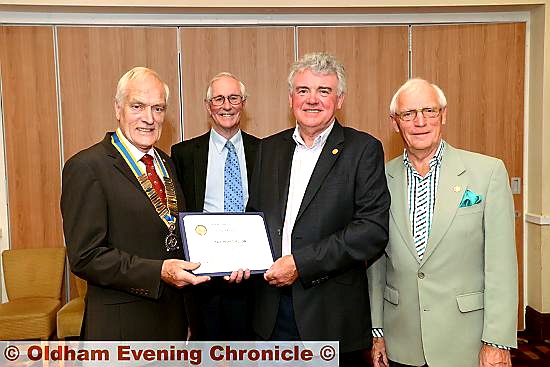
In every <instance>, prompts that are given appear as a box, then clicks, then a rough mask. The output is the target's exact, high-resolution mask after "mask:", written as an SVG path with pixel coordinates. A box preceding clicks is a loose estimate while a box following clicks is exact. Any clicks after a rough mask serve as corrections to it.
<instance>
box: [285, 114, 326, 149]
mask: <svg viewBox="0 0 550 367" xmlns="http://www.w3.org/2000/svg"><path fill="white" fill-rule="evenodd" d="M335 120H336V119H335ZM335 120H333V121H332V123H331V124H330V125H329V126H328V127H327V128H326V129H325V130H323V131H322V132H321V133H320V134H319V135H317V136H316V137H315V139H314V140H313V145H312V146H311V148H308V146H307V145H306V143H305V142H304V139H302V136H301V135H300V125H298V124H296V127H295V128H294V133H293V134H292V139H294V141H295V142H296V144H298V145H301V146H302V147H304V148H306V149H313V148H316V147H319V146H323V145H325V143H326V141H327V139H328V136H329V134H330V132H331V131H332V128H333V126H334V121H335Z"/></svg>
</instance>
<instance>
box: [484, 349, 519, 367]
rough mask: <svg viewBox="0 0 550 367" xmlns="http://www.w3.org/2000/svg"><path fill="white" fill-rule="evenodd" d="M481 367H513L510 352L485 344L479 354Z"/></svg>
mask: <svg viewBox="0 0 550 367" xmlns="http://www.w3.org/2000/svg"><path fill="white" fill-rule="evenodd" d="M479 367H512V357H511V356H510V351H509V350H506V349H499V348H497V347H492V346H490V345H487V344H483V346H482V347H481V351H480V352H479Z"/></svg>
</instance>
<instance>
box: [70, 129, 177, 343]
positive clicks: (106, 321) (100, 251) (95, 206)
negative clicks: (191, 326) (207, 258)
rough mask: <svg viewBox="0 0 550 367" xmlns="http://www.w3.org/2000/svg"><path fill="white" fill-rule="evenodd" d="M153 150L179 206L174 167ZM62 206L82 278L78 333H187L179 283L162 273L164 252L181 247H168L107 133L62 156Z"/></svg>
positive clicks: (135, 336) (102, 336)
mask: <svg viewBox="0 0 550 367" xmlns="http://www.w3.org/2000/svg"><path fill="white" fill-rule="evenodd" d="M158 152H159V154H160V156H161V157H162V159H163V161H164V164H165V166H166V168H167V170H168V173H169V175H170V177H172V179H173V180H174V181H175V185H176V193H177V198H178V206H179V207H180V210H183V205H184V202H183V196H182V194H181V191H180V189H179V185H178V183H177V178H176V175H175V169H174V167H173V165H172V163H171V162H170V160H169V158H168V156H167V155H166V154H165V153H163V152H161V151H160V150H158ZM61 212H62V215H63V230H64V233H65V241H66V244H67V253H68V257H69V263H70V265H71V270H72V271H73V272H74V273H75V274H76V275H78V276H79V277H81V278H83V279H85V280H87V281H88V293H87V297H86V310H85V317H84V322H83V329H82V336H83V338H84V339H88V340H185V339H186V337H187V318H186V315H185V311H184V298H183V293H182V292H183V291H182V290H181V289H177V288H175V287H172V286H170V285H168V284H166V283H164V282H162V281H161V279H160V272H161V267H162V262H163V260H164V259H166V258H183V252H182V250H181V249H180V250H177V251H172V252H167V251H166V248H165V246H164V240H165V238H166V235H167V233H168V230H167V228H166V225H165V224H164V222H163V221H162V220H161V219H160V218H159V216H158V214H157V212H156V211H155V209H154V207H153V205H152V204H151V202H150V200H149V198H148V197H147V195H146V194H145V192H144V191H143V189H142V188H141V186H140V184H139V182H138V181H137V179H136V178H135V176H134V175H133V173H132V171H131V170H130V168H129V167H128V165H127V164H126V162H125V161H124V159H123V158H122V156H121V155H120V154H119V152H118V151H117V150H116V149H115V148H114V146H113V145H112V144H111V133H108V134H107V135H106V136H105V139H103V141H101V142H99V143H98V144H95V145H94V146H92V147H90V148H88V149H85V150H83V151H81V152H80V153H78V154H76V155H75V156H73V157H72V158H71V159H69V160H68V161H67V163H66V164H65V167H64V169H63V187H62V195H61ZM180 248H181V246H180Z"/></svg>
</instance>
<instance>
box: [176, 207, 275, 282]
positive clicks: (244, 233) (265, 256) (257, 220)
mask: <svg viewBox="0 0 550 367" xmlns="http://www.w3.org/2000/svg"><path fill="white" fill-rule="evenodd" d="M179 225H180V230H181V237H182V242H183V251H184V253H185V259H186V260H188V261H193V262H198V263H201V266H200V267H199V268H198V269H197V270H195V271H193V273H194V274H197V275H211V276H222V275H229V274H231V272H233V271H235V270H239V269H250V271H251V273H263V272H265V271H266V270H267V269H269V267H270V266H271V264H273V252H272V249H271V244H270V242H269V235H268V231H267V226H266V224H265V220H264V217H263V213H187V212H184V213H179Z"/></svg>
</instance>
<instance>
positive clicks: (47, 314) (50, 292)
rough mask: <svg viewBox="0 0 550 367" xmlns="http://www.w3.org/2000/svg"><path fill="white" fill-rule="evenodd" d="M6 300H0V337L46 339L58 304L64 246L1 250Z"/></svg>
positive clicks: (9, 338) (51, 327)
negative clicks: (0, 302)
mask: <svg viewBox="0 0 550 367" xmlns="http://www.w3.org/2000/svg"><path fill="white" fill-rule="evenodd" d="M2 265H3V269H4V282H5V285H6V292H7V295H8V302H6V303H3V304H0V340H21V339H42V340H47V339H48V338H49V337H50V336H51V335H52V333H53V332H54V330H55V317H56V313H57V310H59V308H60V307H61V284H62V282H63V272H64V269H65V247H57V248H37V249H17V250H5V251H3V252H2Z"/></svg>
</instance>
